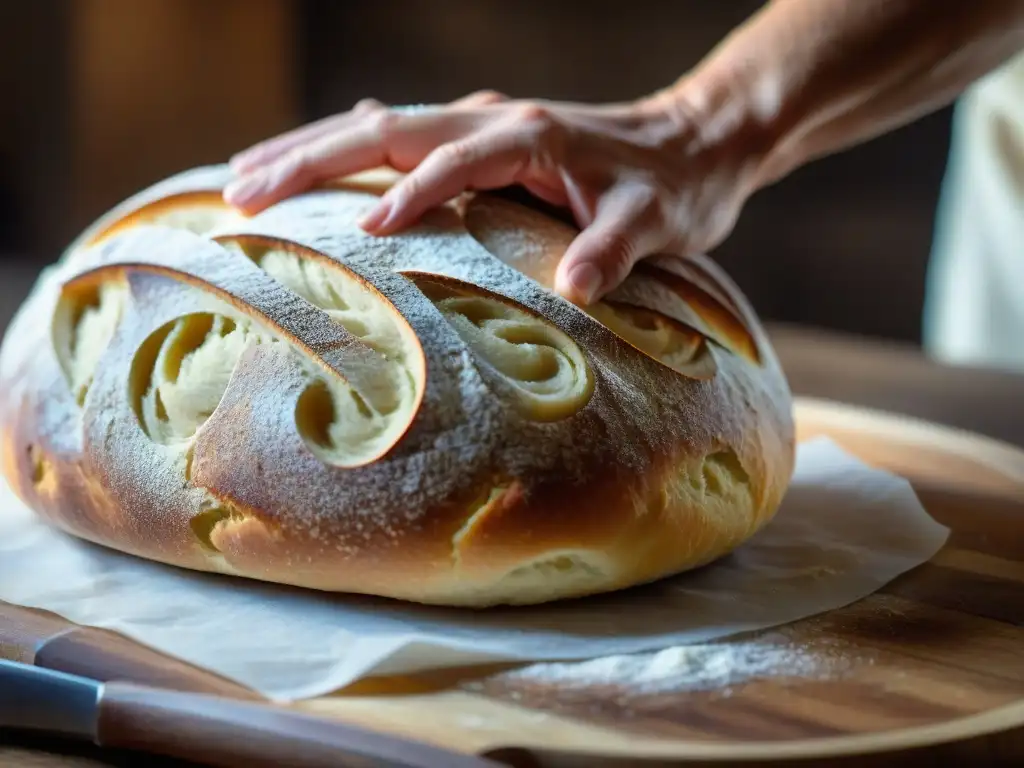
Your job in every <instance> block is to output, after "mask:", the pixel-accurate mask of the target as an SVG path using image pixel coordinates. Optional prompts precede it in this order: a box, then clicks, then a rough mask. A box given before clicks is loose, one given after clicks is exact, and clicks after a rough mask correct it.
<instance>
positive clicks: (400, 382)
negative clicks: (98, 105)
mask: <svg viewBox="0 0 1024 768" xmlns="http://www.w3.org/2000/svg"><path fill="white" fill-rule="evenodd" d="M230 178H231V172H230V170H229V169H228V168H227V167H226V166H217V167H213V168H200V169H193V170H191V171H186V172H184V173H181V174H178V175H177V176H175V177H173V178H171V179H168V180H166V181H164V182H161V183H159V184H156V185H155V186H153V187H151V188H150V189H147V190H143V191H142V192H140V193H139V194H138V195H136V196H134V197H133V198H132V199H130V200H128V201H126V202H125V203H124V204H123V205H121V206H118V208H117V209H116V210H115V211H113V212H112V213H111V214H110V215H108V216H104V217H102V219H101V220H100V221H99V222H98V223H97V224H96V225H95V226H94V227H90V229H89V231H87V232H86V233H84V234H83V236H82V237H81V238H80V239H78V240H77V241H76V242H75V243H74V244H73V245H72V247H71V248H69V249H68V251H67V252H66V253H65V255H64V258H63V259H62V260H61V261H60V263H59V264H57V265H55V267H54V268H51V269H49V270H47V271H46V272H45V273H44V275H43V276H42V278H41V279H40V281H39V282H38V283H37V285H36V287H35V289H34V290H33V291H32V294H31V295H30V296H29V298H28V300H27V301H26V303H25V304H24V306H23V307H22V309H21V311H20V312H19V313H18V316H17V318H16V319H15V321H14V322H13V323H12V325H11V326H10V328H8V331H7V333H6V334H5V337H4V340H3V346H2V349H0V469H2V472H3V475H4V477H5V478H6V480H7V482H8V483H9V484H10V485H11V487H12V489H13V490H14V491H15V492H16V493H17V494H18V496H19V498H21V499H22V500H23V501H25V503H26V504H27V505H28V506H30V507H31V508H32V509H33V510H34V511H35V512H36V514H37V515H39V516H40V517H41V518H43V519H45V520H47V521H48V522H49V523H50V524H51V525H54V526H55V527H58V528H60V529H61V530H63V531H65V532H66V533H70V534H72V535H74V536H77V537H79V538H80V539H83V540H85V541H90V542H92V543H94V544H99V545H102V546H106V547H110V548H113V549H116V550H118V551H120V552H124V553H128V554H131V555H135V556H137V557H141V558H145V559H148V560H152V561H156V562H161V563H166V564H169V565H174V566H177V567H182V568H190V569H193V570H197V571H203V572H220V573H225V574H229V575H232V576H234V577H236V578H243V577H244V578H249V579H257V580H261V581H265V582H269V583H279V584H287V585H292V586H299V587H304V588H310V589H317V590H323V591H327V592H344V593H357V594H367V595H375V596H383V597H389V598H398V599H403V600H407V601H411V602H417V603H425V604H439V605H449V606H453V605H459V606H472V607H487V606H491V605H501V604H538V603H544V602H550V601H554V600H559V599H565V598H575V597H581V596H586V595H593V594H599V593H602V592H606V591H615V590H618V589H622V588H627V587H632V586H636V585H639V584H644V583H649V582H652V581H656V580H658V579H661V578H664V577H666V576H670V575H673V574H677V573H681V572H684V571H687V570H690V569H694V568H698V567H700V566H702V565H704V564H706V563H708V562H711V561H713V560H715V559H717V558H719V557H721V556H723V555H725V554H727V553H728V552H730V551H732V550H733V549H734V548H735V547H736V546H738V545H739V544H741V543H742V542H744V541H746V540H747V539H749V538H750V536H752V535H754V534H755V533H756V532H757V531H759V530H760V529H761V528H762V527H763V526H764V525H765V524H766V523H767V522H768V521H769V520H770V519H771V518H772V516H773V515H774V514H775V512H776V510H777V509H778V505H779V503H780V501H781V498H782V496H783V494H784V492H785V490H786V486H787V483H788V481H789V478H790V475H791V471H792V467H793V461H794V453H795V448H794V446H795V436H794V428H793V427H794V425H793V419H792V400H791V395H790V392H789V389H788V386H787V383H786V380H785V376H784V375H783V372H782V369H781V367H780V365H779V363H778V360H777V359H776V356H775V354H774V351H773V349H772V347H771V344H770V342H769V340H768V338H767V335H766V334H765V332H764V329H763V327H762V324H761V323H760V320H759V318H758V317H757V315H756V314H755V312H754V310H753V308H752V307H750V306H749V304H748V303H747V302H746V300H745V299H744V297H743V295H742V294H741V292H740V290H739V288H738V287H737V286H736V285H735V284H734V283H732V282H731V281H730V279H729V278H728V276H727V275H726V274H724V273H723V272H722V271H721V270H720V269H718V268H717V267H715V266H714V265H713V263H712V262H711V261H710V260H709V259H706V258H705V257H700V256H694V257H692V258H691V259H687V260H686V261H687V262H691V261H692V262H693V263H692V264H689V263H687V264H684V263H682V260H680V259H675V260H674V261H672V262H671V263H670V264H666V265H663V266H658V267H655V266H653V265H651V264H645V265H640V266H638V267H637V269H636V270H635V275H631V276H630V277H629V278H628V279H627V280H626V283H625V285H624V286H623V288H622V290H619V291H617V292H615V294H614V296H612V297H610V298H609V299H607V300H603V301H602V302H601V303H599V306H597V307H595V308H588V309H586V310H585V309H583V308H580V307H577V306H575V305H573V304H572V303H570V302H568V301H566V300H565V299H564V298H562V297H561V296H558V295H557V294H556V293H555V292H554V290H553V285H552V282H551V275H552V269H553V267H554V266H555V265H556V264H557V263H558V261H559V260H560V259H561V257H562V255H563V254H564V251H565V248H566V246H567V245H568V243H569V242H570V241H571V239H572V238H573V236H574V230H573V229H572V228H571V227H568V226H567V225H565V224H563V223H560V222H558V221H556V220H555V219H553V218H551V217H549V216H548V215H546V214H543V213H541V212H538V211H534V210H532V209H531V208H529V207H527V206H523V205H518V204H514V203H511V202H510V201H508V200H503V199H501V198H500V197H498V196H496V195H492V194H489V193H474V194H471V195H460V196H459V197H458V198H457V199H455V200H452V201H449V203H446V204H445V205H443V206H440V207H437V208H435V209H433V210H431V211H429V212H428V213H427V214H426V215H425V216H424V217H423V218H422V220H421V221H420V222H419V223H418V224H417V225H416V226H414V227H410V228H408V229H407V230H405V231H403V232H401V233H397V234H395V235H391V236H386V237H374V236H370V235H368V234H367V233H366V232H365V231H363V230H362V229H361V228H360V227H359V226H358V220H359V219H360V217H361V216H362V215H363V214H364V213H365V212H366V211H367V210H368V208H369V207H371V206H372V205H374V204H375V202H376V201H377V200H378V195H379V194H380V192H381V190H382V189H386V188H387V187H388V185H389V184H390V183H392V182H393V180H394V179H395V178H396V176H395V174H393V173H388V172H385V171H383V170H380V169H379V170H378V171H376V172H371V173H369V174H364V175H360V176H359V178H358V179H353V178H347V179H343V180H338V181H336V182H332V183H330V184H327V185H324V186H322V187H318V188H317V189H315V190H311V191H308V192H304V193H302V194H298V195H295V196H292V197H289V198H288V199H286V200H283V201H280V202H279V203H276V204H275V205H273V206H271V207H270V208H268V209H266V210H264V211H261V212H259V213H257V214H255V215H253V216H252V217H246V216H243V215H241V214H240V213H239V212H238V211H236V210H234V209H232V208H230V207H228V206H227V205H226V204H225V203H224V201H223V196H222V194H221V191H222V188H223V186H224V185H225V184H226V183H227V182H228V181H229V180H230ZM675 262H679V263H675ZM702 262H705V263H702Z"/></svg>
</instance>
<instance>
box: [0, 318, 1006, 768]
mask: <svg viewBox="0 0 1024 768" xmlns="http://www.w3.org/2000/svg"><path fill="white" fill-rule="evenodd" d="M772 335H773V337H774V339H775V342H776V347H777V351H778V353H779V355H780V357H781V358H782V361H783V365H784V366H785V368H786V369H787V372H788V375H789V378H790V383H791V385H792V388H793V391H794V393H795V394H798V395H805V396H811V397H817V398H825V399H830V400H837V401H840V402H846V403H852V404H857V405H863V406H867V407H871V408H876V409H882V410H887V411H893V412H898V413H903V414H907V415H910V416H915V417H918V418H922V419H926V420H929V421H934V422H937V423H940V424H945V425H949V426H953V427H959V428H962V429H968V430H972V431H974V432H977V433H980V434H983V435H986V436H989V437H994V438H997V439H1000V440H1004V441H1006V442H1009V443H1012V444H1014V445H1018V446H1022V447H1024V408H1021V407H1020V402H1021V399H1022V397H1024V375H1015V374H1009V373H1002V372H994V371H985V370H976V369H970V368H954V367H950V366H945V365H940V364H938V363H935V362H933V361H929V360H927V359H926V358H925V357H924V356H923V355H922V354H921V353H920V352H919V351H918V350H916V349H915V348H913V347H907V346H903V345H898V344H892V343H886V342H880V341H876V340H871V339H861V338H855V337H850V336H843V335H837V334H834V333H830V332H824V331H817V330H812V329H805V328H796V327H783V326H775V327H773V328H772ZM143 759H144V760H145V764H149V765H154V766H163V767H168V768H169V767H171V766H182V765H184V764H183V763H180V762H175V761H166V760H164V761H161V760H152V759H151V758H149V757H145V758H143ZM141 764H144V763H143V762H142V760H140V758H138V757H136V756H132V755H127V754H121V753H112V752H108V751H103V750H98V749H93V748H90V747H87V746H82V745H79V744H69V743H66V742H62V741H58V740H55V739H52V738H47V737H34V738H26V737H23V736H13V735H7V734H0V765H3V766H10V768H100V767H103V766H135V765H141Z"/></svg>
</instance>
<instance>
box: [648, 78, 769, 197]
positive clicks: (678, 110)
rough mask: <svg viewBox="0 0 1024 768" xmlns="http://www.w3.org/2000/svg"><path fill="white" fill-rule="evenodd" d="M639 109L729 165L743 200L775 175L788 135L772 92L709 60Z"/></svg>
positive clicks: (696, 149)
mask: <svg viewBox="0 0 1024 768" xmlns="http://www.w3.org/2000/svg"><path fill="white" fill-rule="evenodd" d="M638 107H639V109H640V110H641V111H642V112H645V113H646V114H648V115H652V116H655V119H658V120H661V121H663V122H665V123H667V124H669V125H671V126H673V130H674V131H676V134H677V135H685V136H686V139H687V140H686V142H685V146H686V147H687V149H688V150H690V151H691V152H697V153H700V154H702V155H703V156H705V157H709V158H715V159H716V160H720V161H725V162H727V163H728V165H730V166H732V168H733V170H734V172H735V173H736V174H737V176H738V182H739V185H740V187H741V188H742V192H743V194H744V196H749V195H751V194H753V193H754V192H756V191H757V190H758V189H759V188H761V187H763V186H766V185H767V184H768V183H770V182H771V181H772V180H773V178H772V177H774V176H775V175H776V174H775V173H774V169H775V167H776V166H777V164H778V157H779V149H780V147H782V146H783V144H784V140H785V136H786V129H785V125H784V121H783V113H782V109H781V107H780V105H779V103H778V100H777V99H776V98H774V96H773V94H772V92H771V89H770V88H767V87H766V86H765V84H764V83H762V82H760V81H759V80H758V78H757V77H756V76H754V75H753V74H748V73H745V72H742V71H739V70H736V69H730V70H726V69H725V68H724V67H721V66H717V62H709V63H708V64H706V65H704V66H701V67H698V68H697V69H696V70H694V71H693V72H691V73H689V74H687V75H685V76H684V77H682V78H681V79H680V80H678V81H677V82H675V83H674V84H673V85H671V86H669V87H668V88H665V89H663V90H661V91H658V92H656V93H654V94H652V95H651V96H649V97H647V98H645V99H643V100H642V101H641V102H639V104H638Z"/></svg>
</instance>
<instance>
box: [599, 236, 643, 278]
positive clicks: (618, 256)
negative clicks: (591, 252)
mask: <svg viewBox="0 0 1024 768" xmlns="http://www.w3.org/2000/svg"><path fill="white" fill-rule="evenodd" d="M600 248H601V260H602V262H603V263H604V264H605V266H606V267H610V268H611V270H612V271H613V272H614V273H615V274H616V275H619V276H621V275H624V274H626V273H628V272H629V270H630V269H631V268H632V266H633V262H634V261H635V253H634V251H635V249H634V247H633V241H632V239H631V238H630V237H629V236H628V235H627V234H626V233H625V232H621V231H611V232H605V233H603V234H602V235H601V239H600Z"/></svg>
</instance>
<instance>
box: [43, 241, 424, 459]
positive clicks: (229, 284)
mask: <svg viewBox="0 0 1024 768" xmlns="http://www.w3.org/2000/svg"><path fill="white" fill-rule="evenodd" d="M115 231H117V230H115ZM225 243H229V244H234V245H239V246H242V247H241V249H240V250H236V249H233V248H228V247H225V245H224V244H221V243H218V242H215V241H212V240H207V239H205V238H201V237H199V236H198V235H194V234H192V233H189V232H183V231H181V230H173V229H167V230H163V229H148V228H140V229H134V230H127V231H120V232H118V234H116V235H113V236H112V237H111V239H104V240H101V241H98V244H97V245H96V246H93V247H94V248H99V249H101V250H100V252H98V254H97V259H98V260H99V261H100V262H102V263H101V264H100V265H99V266H93V265H91V264H88V262H86V263H85V264H83V269H82V270H81V271H80V272H79V273H78V274H76V275H73V276H72V277H70V278H69V279H68V280H67V281H66V282H65V286H64V291H65V295H68V294H71V295H73V294H74V293H75V292H76V291H78V290H80V289H81V286H82V285H95V284H102V283H104V282H112V281H117V280H123V279H125V276H126V275H127V276H131V275H132V274H137V273H149V274H153V275H158V276H161V277H164V278H168V279H171V280H174V281H176V282H179V283H182V284H184V285H187V286H189V287H191V288H193V289H197V290H199V291H202V292H204V293H207V294H212V295H213V296H215V297H216V298H217V299H219V300H220V301H222V302H223V304H224V309H225V312H228V313H231V314H234V315H235V316H236V317H237V318H246V319H249V320H250V321H252V322H253V323H256V324H258V325H260V326H263V327H264V328H266V329H267V330H266V331H265V332H264V333H265V334H267V335H271V336H276V337H278V338H279V339H282V340H285V341H287V342H288V343H290V344H291V345H293V346H294V347H297V348H299V349H300V350H301V351H302V353H304V354H305V355H306V356H308V358H309V359H310V360H312V361H313V362H315V363H316V364H317V365H318V367H319V369H320V370H321V371H323V373H325V374H326V375H327V376H328V377H329V378H330V379H332V380H334V381H336V382H341V383H344V384H347V385H348V386H350V387H351V388H352V390H353V391H354V393H356V395H357V396H358V398H359V399H361V400H362V401H364V402H368V403H374V402H375V401H377V400H379V399H381V398H386V397H388V396H390V395H392V394H393V391H392V387H393V383H392V382H387V383H385V382H382V381H381V379H380V377H381V375H382V369H383V368H384V367H385V366H386V361H385V360H384V359H383V358H382V357H381V356H380V354H379V352H377V351H376V350H374V349H373V348H372V347H371V346H369V345H367V344H366V343H364V342H363V341H362V340H361V339H359V338H358V337H357V336H356V335H354V334H352V333H351V332H350V331H349V330H348V329H347V328H346V327H345V326H344V325H343V324H341V323H338V322H335V321H334V320H333V319H332V318H331V317H329V316H328V315H327V313H326V312H324V311H323V309H322V308H321V307H317V306H316V305H314V304H312V303H311V302H309V301H307V299H306V298H304V297H303V296H301V295H299V294H298V293H295V292H293V291H291V290H289V289H288V288H287V287H285V286H284V285H283V284H281V283H280V282H279V281H278V280H276V279H274V278H273V277H271V276H270V275H268V274H267V273H266V272H265V271H264V270H262V269H260V268H259V267H258V266H257V265H256V264H255V263H254V262H253V261H252V259H251V258H249V257H248V256H243V255H242V253H243V252H244V247H245V246H251V245H252V244H254V243H259V244H260V245H261V246H262V247H264V248H268V249H275V248H276V249H279V250H282V251H285V252H288V253H290V254H292V255H296V254H299V256H296V258H307V257H308V256H307V251H306V250H305V249H302V248H301V246H298V245H296V244H292V243H286V242H284V241H281V240H274V239H271V238H263V237H253V238H239V239H238V240H237V241H236V240H233V239H230V238H225ZM122 252H124V253H126V254H130V257H129V258H123V259H121V258H118V256H119V254H121V253H122ZM315 257H316V256H315V255H314V256H312V257H311V258H315ZM332 268H335V269H337V270H339V271H342V272H347V270H345V269H344V267H342V266H341V265H337V264H332ZM351 279H352V280H355V281H357V282H360V283H361V285H365V283H363V282H362V281H361V279H360V278H358V276H356V275H354V274H352V278H351ZM364 290H367V289H365V288H364ZM376 298H377V300H378V301H380V302H381V304H382V305H386V306H387V307H389V310H390V311H389V315H390V320H391V322H393V323H395V324H399V323H402V324H404V322H405V321H404V319H403V318H402V316H401V314H400V313H399V312H398V311H397V309H395V308H394V307H393V306H391V305H390V302H388V301H387V299H386V298H384V297H383V296H380V295H379V294H378V295H377V297H376ZM65 314H66V313H65ZM190 314H192V313H190ZM70 317H73V315H71V316H70ZM70 317H66V318H65V319H64V322H67V321H68V320H69V319H70ZM185 317H186V316H185V315H183V316H182V318H179V320H178V321H177V322H179V323H180V322H181V321H182V320H183V319H184V318H185ZM186 322H187V321H186ZM216 322H218V323H222V322H223V321H220V320H218V321H216ZM230 322H231V323H232V325H233V326H237V325H238V323H237V321H236V320H231V321H230ZM62 326H63V323H56V324H55V328H60V327H62ZM221 327H222V326H221ZM234 330H235V329H234V328H232V331H234ZM155 333H156V334H157V336H160V335H161V334H162V335H163V337H164V338H168V337H170V334H171V331H170V329H169V328H164V329H158V330H157V331H156V332H155ZM61 335H62V336H63V335H67V331H62V332H61ZM402 335H404V336H405V337H406V338H409V337H412V336H413V334H412V331H411V329H406V330H404V332H403V333H402ZM64 346H65V348H66V346H67V345H64ZM193 351H194V350H193ZM416 351H417V352H418V354H414V355H412V358H413V359H412V360H410V361H409V362H410V369H411V373H412V379H413V381H414V393H413V396H412V401H411V403H409V407H408V408H407V409H406V413H405V414H403V415H404V416H405V417H406V418H405V419H404V422H403V423H401V424H400V425H399V426H398V428H397V429H396V428H392V429H389V430H388V433H389V435H390V439H389V440H387V441H385V442H384V443H383V444H380V445H378V446H377V449H376V450H375V451H373V452H372V453H370V454H368V455H363V456H360V457H359V460H358V461H357V462H355V463H350V464H349V465H350V466H358V465H361V464H366V463H370V462H372V461H375V460H377V459H379V458H380V457H381V456H383V455H384V454H386V453H387V452H388V451H389V450H391V448H392V447H393V446H394V445H395V443H397V442H398V441H399V440H400V439H401V437H402V435H403V434H404V433H405V432H406V430H408V428H409V427H410V425H411V423H412V420H413V418H414V416H415V413H416V411H417V410H418V407H419V403H420V402H421V400H422V398H423V391H424V386H425V371H424V366H425V363H424V360H423V357H422V350H420V349H418V348H416ZM95 362H96V363H97V364H98V362H99V360H98V358H97V359H96V360H95ZM154 362H155V360H154ZM65 370H66V373H67V367H66V368H65ZM311 386H312V387H314V388H315V387H316V384H315V383H314V384H312V385H311ZM321 455H322V456H323V457H324V458H325V459H327V460H330V456H329V455H325V454H323V453H322V452H321Z"/></svg>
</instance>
